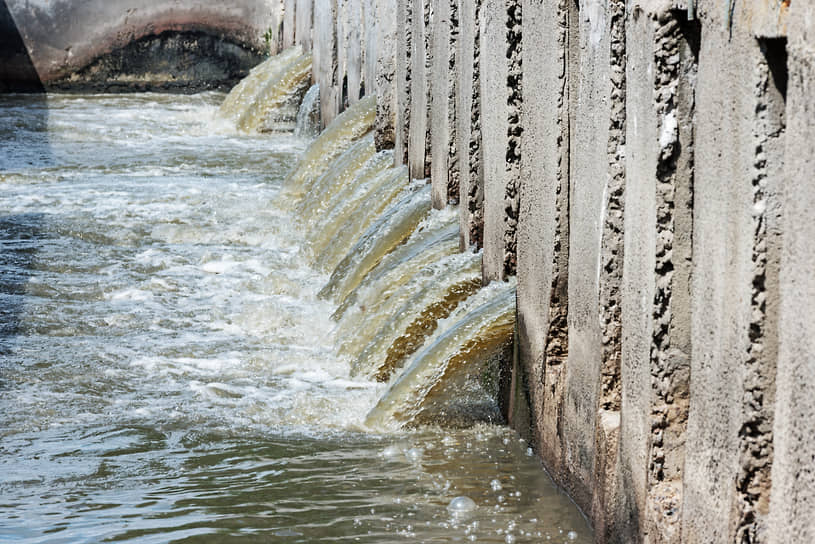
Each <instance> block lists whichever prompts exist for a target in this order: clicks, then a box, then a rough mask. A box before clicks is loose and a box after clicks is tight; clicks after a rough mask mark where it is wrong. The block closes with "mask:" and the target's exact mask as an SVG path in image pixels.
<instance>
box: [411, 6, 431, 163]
mask: <svg viewBox="0 0 815 544" xmlns="http://www.w3.org/2000/svg"><path fill="white" fill-rule="evenodd" d="M430 14H431V4H430V0H416V1H415V2H413V21H412V23H413V24H412V25H411V36H412V38H411V51H410V73H411V79H410V119H409V123H410V130H409V132H408V172H409V173H410V177H411V179H424V178H426V177H427V176H429V175H430V170H429V168H428V167H429V164H430V154H429V153H428V146H429V145H430V139H429V138H428V131H429V129H430V125H429V119H428V117H429V111H430V87H431V79H430V61H431V59H430V55H429V53H428V47H427V42H428V39H429V37H430Z"/></svg>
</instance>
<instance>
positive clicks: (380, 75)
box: [373, 0, 405, 149]
mask: <svg viewBox="0 0 815 544" xmlns="http://www.w3.org/2000/svg"><path fill="white" fill-rule="evenodd" d="M404 3H405V2H397V1H396V0H375V2H374V6H375V9H376V12H375V14H374V17H375V18H376V26H375V29H376V32H375V36H374V38H373V39H374V41H375V42H376V44H377V46H376V48H375V55H376V59H375V66H374V68H373V72H374V75H373V77H374V79H373V82H374V88H373V90H374V92H376V97H377V100H376V123H375V127H376V138H375V140H376V148H377V149H391V148H393V147H394V144H395V141H396V112H397V97H396V94H397V78H398V77H399V75H398V71H397V67H396V56H397V34H401V32H402V31H401V30H400V29H399V27H398V26H397V22H396V21H397V9H399V4H404Z"/></svg>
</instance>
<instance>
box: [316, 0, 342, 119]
mask: <svg viewBox="0 0 815 544" xmlns="http://www.w3.org/2000/svg"><path fill="white" fill-rule="evenodd" d="M336 19H337V0H323V1H320V2H317V3H316V4H315V5H314V49H313V52H312V57H313V65H314V77H315V79H316V80H317V84H319V85H320V119H321V122H322V125H323V127H325V126H327V125H329V124H330V123H331V121H333V120H334V118H335V117H336V116H337V115H338V114H339V112H340V92H341V89H340V81H339V80H338V78H337V75H338V65H337V63H338V59H337V24H336Z"/></svg>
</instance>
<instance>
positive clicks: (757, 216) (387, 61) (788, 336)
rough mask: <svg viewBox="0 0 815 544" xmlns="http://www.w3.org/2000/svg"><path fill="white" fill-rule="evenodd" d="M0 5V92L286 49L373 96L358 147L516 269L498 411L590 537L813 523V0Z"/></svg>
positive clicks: (103, 83)
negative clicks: (372, 152)
mask: <svg viewBox="0 0 815 544" xmlns="http://www.w3.org/2000/svg"><path fill="white" fill-rule="evenodd" d="M0 2H2V3H0V30H2V35H0V36H2V42H1V43H0V52H2V55H3V56H2V62H0V90H36V89H37V88H39V89H42V88H43V87H44V88H46V89H57V90H59V89H64V90H70V89H75V88H98V89H105V90H109V89H122V90H132V89H136V90H138V89H143V88H164V89H170V90H172V89H195V88H208V87H212V86H220V85H222V84H226V82H229V81H234V79H235V78H237V77H239V75H241V74H244V73H245V72H246V71H248V69H249V67H251V66H252V65H253V64H254V63H256V62H257V61H258V60H259V58H260V52H266V51H270V52H273V51H276V50H278V49H279V48H286V47H289V46H292V45H295V44H298V45H301V46H302V47H303V49H304V50H306V51H307V52H308V51H310V52H311V54H312V58H313V81H314V82H315V83H317V84H319V95H320V106H319V108H320V115H321V120H322V124H323V125H324V126H325V125H327V124H328V123H330V122H331V121H332V120H333V119H334V118H336V117H337V115H338V114H339V113H340V112H342V111H344V110H345V109H346V108H348V107H350V106H352V105H354V104H356V103H357V102H359V101H360V99H361V98H363V97H364V96H366V95H372V94H375V95H376V101H377V107H376V110H377V111H376V123H375V125H376V134H375V142H376V145H377V147H378V148H379V149H386V148H387V149H391V148H392V149H393V150H394V157H395V158H396V162H397V163H399V164H406V165H407V166H408V169H409V173H410V177H411V178H414V179H425V178H427V179H429V180H430V183H431V185H432V197H433V204H434V206H435V207H437V208H442V207H446V206H448V205H458V210H459V216H460V217H459V225H460V229H459V239H460V248H461V251H481V252H482V253H481V255H482V275H483V279H484V281H485V282H500V281H503V280H505V279H507V278H508V277H510V276H516V277H517V285H518V289H517V326H516V327H517V329H516V334H515V350H514V351H515V356H514V357H513V360H512V361H508V362H507V364H508V365H511V368H512V383H511V386H510V392H509V395H508V398H507V399H506V402H505V404H506V409H507V411H508V414H509V417H508V419H509V423H510V424H511V425H512V426H513V427H514V428H516V429H517V430H518V431H519V432H520V433H521V434H522V435H524V436H526V437H527V438H529V439H530V440H531V442H532V443H533V444H534V446H535V450H536V452H537V454H538V455H539V456H540V458H541V459H542V461H543V463H544V465H545V466H546V467H547V469H548V470H549V472H550V473H551V475H552V476H553V478H554V479H555V480H556V481H557V482H558V483H559V484H560V485H561V486H563V488H564V489H565V490H566V491H567V492H568V493H569V494H570V495H571V496H572V497H573V498H574V500H575V502H576V503H577V504H578V505H579V506H580V507H581V508H582V509H583V511H584V512H585V513H586V515H587V516H588V517H589V519H590V520H591V521H592V523H593V525H594V526H595V528H596V534H597V538H598V540H599V541H601V542H621V543H628V542H669V543H670V542H688V543H696V542H700V543H708V542H740V543H741V542H761V543H764V542H768V543H769V542H773V543H809V542H813V541H815V517H813V516H812V512H813V507H815V438H813V437H815V394H813V392H815V383H814V382H815V340H813V338H815V324H814V323H815V320H813V319H812V317H811V316H812V314H813V312H812V308H813V307H815V275H813V270H815V251H814V250H813V246H812V243H811V240H813V239H815V221H813V220H812V209H813V206H815V186H814V185H813V183H812V181H813V176H815V111H813V108H815V106H813V105H814V104H815V84H814V83H813V82H815V62H814V59H815V7H813V6H811V5H810V4H808V3H806V2H803V1H802V0H783V1H782V0H756V1H754V2H738V1H735V0H719V1H715V2H714V1H712V0H710V1H709V0H687V1H680V2H670V1H662V0H400V1H397V0H275V1H272V2H265V1H263V0H254V1H246V2H239V3H237V4H236V3H230V4H228V5H227V4H226V3H220V4H218V3H214V2H205V1H202V2H153V3H150V2H148V3H146V4H145V3H144V2H142V3H139V4H138V5H135V4H134V5H129V4H128V2H126V1H125V0H122V1H115V2H85V3H78V2H68V1H63V2H33V1H28V2H24V1H22V0H19V1H18V0H0ZM154 4H155V5H154ZM191 36H192V37H196V36H198V37H200V36H207V38H205V39H200V40H199V39H197V38H196V39H194V40H192V41H189V39H190V37H191ZM185 40H186V41H185ZM151 51H152V53H151ZM156 51H158V52H159V54H156V53H155V52H156ZM191 51H192V52H193V53H195V54H192V53H190V52H191ZM188 53H190V55H189V56H185V55H187V54H188ZM133 55H136V57H135V58H137V59H142V61H141V64H140V63H139V62H135V63H134V62H133V61H132V59H133V58H134V57H133ZM139 55H141V56H139ZM180 58H181V59H187V61H185V62H180V61H178V59H180ZM157 59H158V60H157ZM161 59H164V61H161ZM168 59H169V60H168ZM206 59H227V60H224V61H223V62H224V63H225V64H218V63H215V62H213V61H211V60H206ZM165 61H166V62H165ZM157 62H158V64H156V63H157ZM162 62H165V64H162ZM208 62H209V63H210V64H207V63H208ZM219 62H220V61H219ZM128 63H129V64H128ZM173 63H175V64H173ZM134 64H135V66H134ZM156 66H159V67H160V68H161V69H157V68H156ZM123 73H126V74H127V75H126V76H122V74H123ZM156 74H158V75H156ZM179 74H185V75H183V76H180V75H179ZM134 82H135V83H134ZM213 82H214V83H213Z"/></svg>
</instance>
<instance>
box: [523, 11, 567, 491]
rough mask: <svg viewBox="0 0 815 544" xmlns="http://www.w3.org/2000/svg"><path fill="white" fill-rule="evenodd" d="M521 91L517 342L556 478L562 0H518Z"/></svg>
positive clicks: (563, 135)
mask: <svg viewBox="0 0 815 544" xmlns="http://www.w3.org/2000/svg"><path fill="white" fill-rule="evenodd" d="M523 14H524V35H525V37H524V51H523V70H524V85H525V87H526V89H534V90H535V92H527V93H526V94H525V96H524V103H523V109H522V117H521V119H522V123H523V125H524V137H523V140H522V143H521V148H522V152H521V185H520V211H519V216H518V334H519V338H518V347H519V357H520V362H521V370H522V371H523V372H524V374H525V375H526V378H525V380H518V381H526V383H527V384H528V385H529V391H528V394H529V402H530V407H531V416H532V420H531V422H530V423H531V427H532V429H531V430H532V436H533V437H534V441H535V443H536V445H537V449H538V453H539V455H540V456H541V458H542V459H543V461H544V464H545V465H546V466H547V468H548V469H549V470H550V471H551V472H552V474H553V475H554V476H555V478H556V479H557V480H558V482H562V481H563V478H564V476H565V475H564V474H563V473H562V471H561V442H560V432H559V430H558V429H559V424H560V414H561V409H562V402H563V397H562V394H563V381H562V380H561V379H560V376H561V371H562V369H563V363H564V362H565V355H566V354H567V352H568V350H567V346H566V340H567V337H566V334H567V328H566V310H567V302H568V256H569V170H568V161H569V145H568V133H569V132H568V130H569V89H568V85H567V82H568V78H569V72H568V56H569V44H568V31H567V29H568V23H569V5H568V3H567V2H566V1H565V0H544V1H543V2H539V1H538V0H527V1H525V2H524V4H523Z"/></svg>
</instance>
